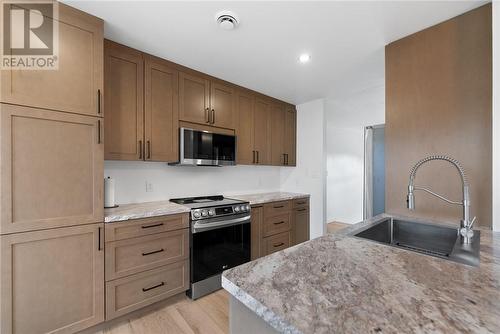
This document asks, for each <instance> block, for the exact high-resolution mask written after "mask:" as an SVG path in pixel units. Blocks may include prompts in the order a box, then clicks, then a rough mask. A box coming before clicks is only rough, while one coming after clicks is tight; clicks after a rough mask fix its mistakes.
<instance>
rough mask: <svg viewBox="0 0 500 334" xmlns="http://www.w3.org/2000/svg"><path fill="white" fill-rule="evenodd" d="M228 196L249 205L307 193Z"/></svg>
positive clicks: (301, 196)
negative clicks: (246, 202)
mask: <svg viewBox="0 0 500 334" xmlns="http://www.w3.org/2000/svg"><path fill="white" fill-rule="evenodd" d="M227 197H229V198H234V199H239V200H242V201H248V202H250V205H257V204H264V203H269V202H277V201H286V200H291V199H296V198H307V197H309V195H308V194H300V193H289V192H271V193H261V194H250V195H235V196H227Z"/></svg>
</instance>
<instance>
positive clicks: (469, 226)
mask: <svg viewBox="0 0 500 334" xmlns="http://www.w3.org/2000/svg"><path fill="white" fill-rule="evenodd" d="M476 218H477V217H476V216H474V218H472V220H471V222H470V223H469V225H468V228H469V229H471V228H472V225H474V223H475V222H476Z"/></svg>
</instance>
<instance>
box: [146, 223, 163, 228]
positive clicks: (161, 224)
mask: <svg viewBox="0 0 500 334" xmlns="http://www.w3.org/2000/svg"><path fill="white" fill-rule="evenodd" d="M158 226H163V223H159V224H154V225H147V226H141V228H151V227H158Z"/></svg>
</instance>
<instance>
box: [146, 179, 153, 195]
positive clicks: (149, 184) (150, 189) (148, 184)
mask: <svg viewBox="0 0 500 334" xmlns="http://www.w3.org/2000/svg"><path fill="white" fill-rule="evenodd" d="M146 192H147V193H150V192H153V184H152V183H151V182H148V181H146Z"/></svg>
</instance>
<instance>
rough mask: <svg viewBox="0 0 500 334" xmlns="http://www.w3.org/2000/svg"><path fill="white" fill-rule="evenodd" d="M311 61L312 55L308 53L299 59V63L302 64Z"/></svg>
mask: <svg viewBox="0 0 500 334" xmlns="http://www.w3.org/2000/svg"><path fill="white" fill-rule="evenodd" d="M309 60H311V55H310V54H308V53H303V54H301V55H300V57H299V62H301V63H302V64H305V63H307V62H308V61H309Z"/></svg>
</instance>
